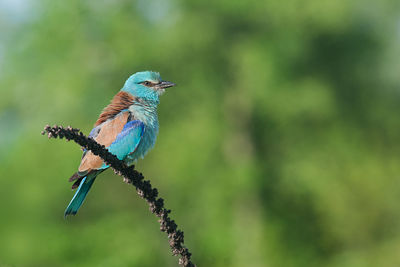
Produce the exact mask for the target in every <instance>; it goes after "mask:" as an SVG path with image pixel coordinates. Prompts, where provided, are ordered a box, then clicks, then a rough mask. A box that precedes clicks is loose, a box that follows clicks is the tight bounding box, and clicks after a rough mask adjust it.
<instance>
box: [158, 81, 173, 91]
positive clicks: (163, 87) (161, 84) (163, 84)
mask: <svg viewBox="0 0 400 267" xmlns="http://www.w3.org/2000/svg"><path fill="white" fill-rule="evenodd" d="M175 85H176V84H174V83H173V82H168V81H162V82H161V83H159V84H158V85H157V87H158V88H161V89H165V88H169V87H172V86H175Z"/></svg>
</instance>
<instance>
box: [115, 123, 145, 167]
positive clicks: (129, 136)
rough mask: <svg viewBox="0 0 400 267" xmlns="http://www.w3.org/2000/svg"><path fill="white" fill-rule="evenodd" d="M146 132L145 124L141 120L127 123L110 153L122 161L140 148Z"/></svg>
mask: <svg viewBox="0 0 400 267" xmlns="http://www.w3.org/2000/svg"><path fill="white" fill-rule="evenodd" d="M143 132H144V123H143V122H141V121H139V120H134V121H130V122H127V123H126V124H125V126H124V128H123V129H122V131H121V133H119V134H118V135H117V138H115V141H114V142H113V143H112V144H111V145H110V146H109V147H108V151H110V152H111V153H112V154H114V155H116V156H117V158H118V159H120V160H122V159H124V158H125V157H126V156H128V155H129V154H131V153H133V152H134V151H135V150H136V148H137V147H138V145H139V143H140V140H141V139H142V136H143Z"/></svg>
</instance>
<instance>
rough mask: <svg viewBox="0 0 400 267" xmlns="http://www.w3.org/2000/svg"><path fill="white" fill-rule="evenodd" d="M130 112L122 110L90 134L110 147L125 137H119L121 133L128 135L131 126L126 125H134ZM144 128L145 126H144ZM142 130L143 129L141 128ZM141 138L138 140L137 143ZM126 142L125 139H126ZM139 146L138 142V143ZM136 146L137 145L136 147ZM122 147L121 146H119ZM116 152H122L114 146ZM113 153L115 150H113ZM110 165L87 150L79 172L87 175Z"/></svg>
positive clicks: (80, 174)
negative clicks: (130, 119)
mask: <svg viewBox="0 0 400 267" xmlns="http://www.w3.org/2000/svg"><path fill="white" fill-rule="evenodd" d="M128 119H129V112H128V111H127V110H126V111H122V112H120V113H119V114H118V115H116V116H115V117H114V118H112V119H110V120H107V121H105V122H104V123H102V124H101V125H98V126H96V127H95V128H94V129H93V130H92V131H91V133H90V136H91V137H92V138H93V139H94V140H96V142H98V143H99V144H101V145H104V146H105V147H107V148H108V147H110V146H111V145H112V144H113V143H114V142H117V139H118V140H120V139H124V138H123V137H119V135H123V136H125V135H127V133H125V132H126V131H127V128H130V127H128V126H127V127H125V126H126V125H132V121H129V122H128ZM143 128H144V126H143ZM140 131H143V129H141V130H140ZM139 141H140V140H138V141H137V143H138V142H139ZM124 142H125V141H124ZM136 146H137V144H136ZM113 147H119V146H117V145H113ZM135 148H136V147H135ZM119 149H121V148H119ZM113 150H114V153H117V154H118V153H120V152H118V151H117V150H118V149H117V150H115V148H113ZM112 153H113V152H112ZM117 154H116V155H117ZM117 156H118V155H117ZM107 167H108V166H106V165H105V164H103V160H102V159H101V158H100V157H98V156H96V155H94V154H93V153H92V152H91V151H87V152H85V153H84V156H83V157H82V160H81V164H80V166H79V168H78V174H79V176H83V175H86V174H87V173H89V172H90V171H92V170H99V169H105V168H107Z"/></svg>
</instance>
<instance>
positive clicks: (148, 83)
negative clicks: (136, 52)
mask: <svg viewBox="0 0 400 267" xmlns="http://www.w3.org/2000/svg"><path fill="white" fill-rule="evenodd" d="M175 85H176V84H175V83H173V82H169V81H164V80H162V79H161V76H160V74H159V73H158V72H153V71H142V72H136V73H135V74H133V75H131V76H130V77H129V78H128V79H127V80H126V82H125V84H124V86H123V87H122V89H121V90H120V91H119V92H118V93H117V94H116V95H115V96H114V97H113V99H112V100H111V103H110V104H109V105H108V106H106V107H105V108H104V109H103V111H102V112H101V114H100V116H99V118H98V119H97V121H96V123H95V124H94V127H93V129H92V130H91V132H90V134H89V138H93V139H94V140H95V141H96V142H98V143H99V144H101V145H104V146H105V147H106V148H107V150H108V151H109V152H111V153H112V154H114V155H115V156H116V157H117V158H118V159H119V160H122V161H124V163H125V164H126V165H127V166H130V165H132V164H133V163H134V162H136V161H137V160H138V159H139V158H143V157H144V156H145V155H146V153H147V152H148V151H149V150H150V149H151V148H152V147H153V146H154V144H155V142H156V138H157V135H158V128H159V124H158V116H157V106H158V104H159V103H160V100H159V97H160V96H161V95H162V94H163V93H164V92H165V89H166V88H169V87H172V86H175ZM109 167H110V166H109V165H107V164H106V163H104V161H103V160H102V159H101V158H100V157H99V156H96V155H94V154H93V153H92V152H91V151H89V150H84V151H83V155H82V159H81V162H80V165H79V167H78V171H77V172H76V173H74V174H73V175H72V176H71V178H69V181H70V182H74V183H73V185H72V189H76V188H77V190H76V192H75V194H74V196H73V198H72V200H71V201H70V203H69V205H68V207H67V208H66V210H65V212H64V217H65V218H66V217H67V216H68V215H75V214H76V213H77V212H78V210H79V208H80V207H81V205H82V203H83V202H84V200H85V198H86V195H87V194H88V192H89V190H90V188H91V187H92V185H93V183H94V181H95V180H96V177H97V176H98V175H99V174H100V173H102V172H103V171H105V170H106V169H108V168H109Z"/></svg>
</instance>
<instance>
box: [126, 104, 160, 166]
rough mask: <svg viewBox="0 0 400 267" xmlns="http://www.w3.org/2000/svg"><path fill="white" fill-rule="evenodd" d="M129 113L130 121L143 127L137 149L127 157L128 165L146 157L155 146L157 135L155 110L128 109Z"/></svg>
mask: <svg viewBox="0 0 400 267" xmlns="http://www.w3.org/2000/svg"><path fill="white" fill-rule="evenodd" d="M129 111H130V112H131V117H132V120H140V121H142V122H143V123H144V125H145V127H144V131H143V136H142V138H141V140H140V142H139V145H138V147H137V148H136V150H135V151H134V152H133V153H132V154H130V155H128V157H127V159H126V161H127V164H128V165H130V164H132V163H133V162H134V161H136V160H137V159H139V158H143V157H144V156H145V155H146V153H147V152H148V151H149V150H150V149H151V148H152V147H153V146H154V145H155V142H156V139H157V134H158V117H157V110H156V109H155V108H154V109H149V108H143V107H130V108H129Z"/></svg>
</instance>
